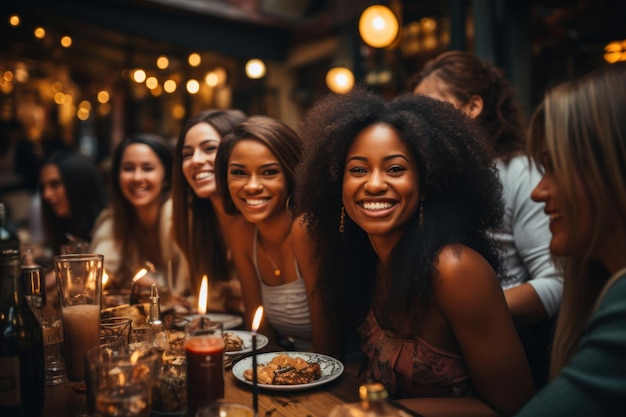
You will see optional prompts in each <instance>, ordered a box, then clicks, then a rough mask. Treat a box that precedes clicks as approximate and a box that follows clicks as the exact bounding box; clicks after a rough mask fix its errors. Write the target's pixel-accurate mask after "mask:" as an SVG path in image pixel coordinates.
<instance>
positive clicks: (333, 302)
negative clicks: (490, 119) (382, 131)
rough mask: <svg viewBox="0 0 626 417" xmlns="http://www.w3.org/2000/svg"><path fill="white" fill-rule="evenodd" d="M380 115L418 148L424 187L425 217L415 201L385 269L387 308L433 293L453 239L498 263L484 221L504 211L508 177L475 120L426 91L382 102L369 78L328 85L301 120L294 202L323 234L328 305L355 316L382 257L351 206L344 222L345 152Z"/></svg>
mask: <svg viewBox="0 0 626 417" xmlns="http://www.w3.org/2000/svg"><path fill="white" fill-rule="evenodd" d="M376 123H385V124H387V125H389V126H392V127H394V128H395V129H396V130H397V131H398V134H399V136H400V138H401V139H402V140H403V141H404V142H405V143H406V145H407V147H408V148H409V149H410V151H411V152H412V153H413V156H414V157H415V160H416V161H417V165H418V167H417V170H418V172H419V181H420V190H422V193H423V194H424V196H425V200H424V202H423V219H424V220H423V225H422V226H421V228H420V226H419V214H418V212H419V210H416V212H415V213H414V215H413V216H412V217H411V219H410V220H409V222H408V224H406V225H405V230H407V233H405V234H404V236H403V238H402V239H401V240H400V242H399V243H398V245H397V246H396V248H395V249H394V250H393V252H392V254H391V261H390V262H388V263H387V267H386V269H385V270H384V272H383V273H384V274H386V278H387V279H386V283H387V288H389V289H391V291H392V292H390V293H389V294H391V295H393V297H386V299H383V300H382V301H381V302H382V305H381V306H380V307H381V308H382V309H383V311H385V312H389V314H386V316H387V317H391V318H392V320H393V317H396V318H397V317H403V316H405V315H406V314H407V313H411V314H416V316H414V317H420V313H421V312H422V311H424V308H426V306H427V305H428V304H429V303H430V301H431V299H432V280H433V279H434V277H435V276H436V273H437V271H436V265H435V260H436V257H437V255H438V253H439V252H440V250H441V249H442V248H443V247H444V246H446V245H450V244H463V245H466V246H468V247H471V248H473V249H474V250H476V251H478V252H479V253H480V254H481V255H482V256H483V257H484V258H485V259H486V260H487V261H488V262H489V263H490V264H491V266H492V267H493V268H494V269H495V271H496V272H499V271H500V261H499V256H498V252H497V250H496V248H495V246H494V243H493V241H492V240H491V238H490V237H489V235H488V233H487V231H488V230H491V229H493V228H495V227H496V226H498V225H499V223H500V221H501V218H502V213H503V204H502V201H501V191H502V186H501V183H500V180H499V178H498V175H497V170H496V168H495V165H494V164H493V162H492V154H491V151H490V149H489V148H488V146H487V143H486V141H485V140H484V138H483V137H482V136H481V135H482V133H481V132H482V131H481V130H480V129H478V128H477V127H476V124H475V123H472V122H471V120H470V119H469V118H468V117H466V116H465V115H464V114H463V113H461V112H459V111H457V110H456V109H454V107H453V106H452V105H451V104H449V103H446V102H443V101H439V100H436V99H432V98H430V97H426V96H413V95H411V94H406V95H403V96H401V97H398V98H396V99H394V100H393V101H391V102H385V101H384V99H383V98H381V97H379V96H378V95H376V94H374V93H372V92H369V91H367V90H365V89H362V88H355V89H354V90H353V91H352V92H351V93H349V94H347V95H345V96H340V95H329V96H327V97H325V98H323V99H322V100H320V101H319V102H317V103H316V105H315V106H314V107H313V108H312V109H311V110H310V111H309V112H308V114H307V116H306V118H305V120H304V124H303V139H304V141H305V152H304V155H303V159H302V162H301V165H300V166H299V168H298V176H297V187H296V201H297V207H296V208H297V212H298V214H302V215H303V216H304V220H305V221H306V222H307V226H308V230H309V233H310V235H311V237H312V239H313V240H314V241H315V244H316V253H317V255H318V256H319V259H320V264H321V271H320V275H319V284H318V285H319V286H320V291H321V293H322V294H324V295H325V296H326V302H327V303H329V305H328V308H331V309H333V311H334V312H335V313H337V314H341V315H340V316H339V317H342V318H345V319H347V320H349V323H346V324H350V325H354V324H356V323H358V322H359V321H360V320H362V318H363V317H364V315H365V314H366V313H367V311H368V310H369V307H370V304H371V302H372V295H373V288H374V287H373V285H374V278H375V270H376V265H377V264H378V259H377V258H376V255H375V254H374V252H373V249H372V248H371V245H370V244H369V239H368V238H367V236H366V234H365V232H364V231H363V230H361V229H360V228H359V227H358V226H357V225H356V224H355V223H354V222H352V221H351V220H350V219H349V218H348V216H346V219H345V220H346V221H345V231H344V233H340V232H339V230H338V226H339V218H340V212H341V207H342V183H343V175H344V169H345V157H346V153H347V150H348V148H349V146H350V145H351V143H352V142H353V140H354V138H355V137H356V136H357V134H358V133H359V132H361V131H362V130H363V129H364V128H366V127H367V126H370V125H372V124H376ZM377 299H378V298H377ZM377 305H378V302H377ZM344 306H345V307H344ZM353 306H357V308H356V309H354V307H353ZM416 326H417V327H419V322H418V323H416Z"/></svg>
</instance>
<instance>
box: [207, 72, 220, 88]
mask: <svg viewBox="0 0 626 417" xmlns="http://www.w3.org/2000/svg"><path fill="white" fill-rule="evenodd" d="M204 82H205V83H206V85H208V86H209V87H217V83H218V82H219V78H218V77H217V74H216V73H215V71H211V72H207V73H206V76H205V77H204Z"/></svg>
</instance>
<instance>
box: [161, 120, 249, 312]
mask: <svg viewBox="0 0 626 417" xmlns="http://www.w3.org/2000/svg"><path fill="white" fill-rule="evenodd" d="M245 119H246V115H245V114H244V113H243V112H241V111H239V110H234V109H233V110H205V111H202V112H200V113H198V114H196V115H195V116H193V117H191V118H190V119H189V120H188V121H187V123H186V124H185V125H184V126H183V129H182V130H181V132H180V135H179V137H178V141H177V143H176V149H175V151H174V171H173V173H172V183H173V184H172V200H173V219H174V229H173V236H174V240H175V241H176V243H177V244H178V245H179V246H180V248H181V250H182V251H183V253H184V254H185V257H186V259H187V262H188V264H189V269H190V278H191V294H192V295H198V294H199V291H200V284H201V279H202V276H204V275H206V276H207V278H208V282H209V300H208V307H209V311H217V312H234V313H238V314H243V303H242V300H241V286H240V283H239V280H238V279H237V278H236V274H235V271H234V266H233V265H232V261H231V259H230V255H229V249H228V243H227V242H226V240H225V237H226V234H225V233H224V232H223V230H224V229H228V228H229V227H230V226H231V224H232V223H233V222H236V221H244V222H245V221H246V220H245V219H244V218H243V216H241V215H239V216H232V215H230V214H227V213H226V212H225V211H224V208H223V205H222V197H221V196H220V194H219V193H218V192H217V185H216V178H215V155H216V154H217V148H218V146H219V144H220V142H221V141H222V138H223V137H224V136H225V135H226V134H228V133H230V132H231V131H232V130H233V128H234V127H235V126H237V125H238V124H239V123H241V122H243V121H244V120H245Z"/></svg>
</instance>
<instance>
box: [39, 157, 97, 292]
mask: <svg viewBox="0 0 626 417" xmlns="http://www.w3.org/2000/svg"><path fill="white" fill-rule="evenodd" d="M34 198H35V199H36V200H35V201H34V202H33V204H37V205H39V207H40V211H39V212H40V217H38V216H37V217H32V218H31V221H33V220H34V219H37V220H39V218H40V219H41V227H42V229H43V238H44V240H43V245H44V247H47V248H48V249H49V252H50V254H51V255H58V254H60V253H61V248H62V246H63V245H65V244H67V243H69V242H70V240H80V241H85V242H89V241H90V240H91V237H92V236H91V231H92V228H93V226H94V223H95V221H96V218H97V217H98V215H99V214H100V213H101V212H102V210H103V209H104V208H105V207H106V205H107V193H106V190H105V188H104V185H103V184H102V178H101V177H100V174H99V173H98V170H97V168H96V166H95V164H94V163H93V162H92V161H91V159H89V158H88V157H87V156H85V155H83V154H81V153H80V152H78V151H75V150H61V151H57V152H56V153H54V154H52V155H51V156H50V157H49V158H48V159H47V160H46V161H45V162H44V163H43V165H42V167H41V169H40V174H39V195H36V196H35V197H34ZM55 282H56V280H55V276H54V273H52V272H51V273H48V274H46V287H47V288H48V289H54V287H55Z"/></svg>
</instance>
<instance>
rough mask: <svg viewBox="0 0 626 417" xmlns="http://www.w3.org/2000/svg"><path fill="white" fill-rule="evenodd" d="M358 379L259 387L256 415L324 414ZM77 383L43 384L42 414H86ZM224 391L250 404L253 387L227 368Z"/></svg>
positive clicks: (354, 396)
mask: <svg viewBox="0 0 626 417" xmlns="http://www.w3.org/2000/svg"><path fill="white" fill-rule="evenodd" d="M361 383H362V381H361V380H360V379H359V378H357V377H356V376H355V375H353V374H352V373H350V372H348V371H346V372H344V373H343V375H341V376H340V377H339V378H337V379H336V380H334V381H331V382H329V383H328V384H325V385H322V386H319V387H316V388H313V389H310V390H305V391H264V390H260V391H259V417H327V416H328V414H329V413H330V410H331V409H332V408H333V407H334V406H336V405H338V404H344V403H351V402H356V401H359V385H360V384H361ZM79 387H80V384H77V383H73V382H68V383H66V384H62V385H56V386H48V387H46V401H45V405H44V410H43V413H42V417H79V416H88V414H87V402H86V399H85V393H84V391H81V390H80V389H78V388H79ZM224 391H225V397H226V400H228V401H233V402H238V403H242V404H248V405H250V406H251V405H252V387H251V386H250V385H247V384H244V383H242V382H241V381H238V380H237V379H236V378H235V377H234V376H233V373H232V372H231V371H230V370H227V371H226V372H225V376H224ZM392 404H393V405H396V406H397V407H399V408H402V407H401V406H399V405H398V404H395V403H392ZM404 411H405V412H407V410H406V409H404ZM409 414H410V415H414V416H417V414H415V413H410V412H409Z"/></svg>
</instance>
